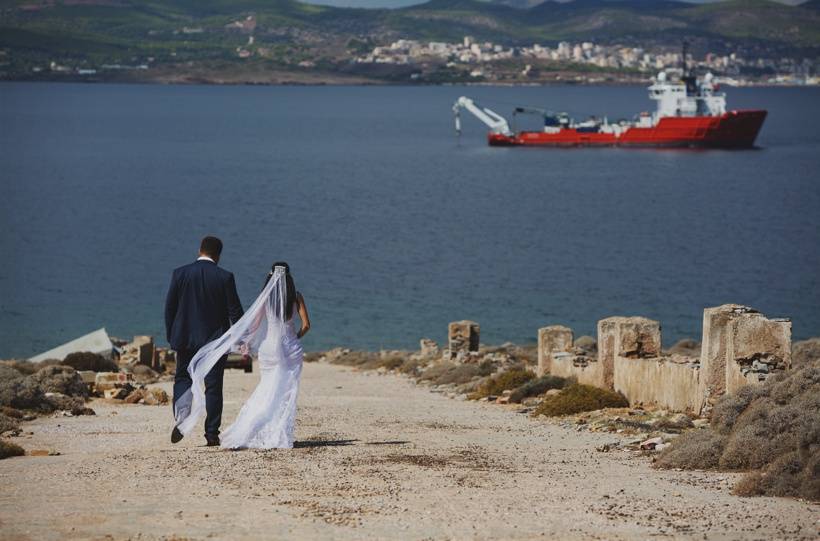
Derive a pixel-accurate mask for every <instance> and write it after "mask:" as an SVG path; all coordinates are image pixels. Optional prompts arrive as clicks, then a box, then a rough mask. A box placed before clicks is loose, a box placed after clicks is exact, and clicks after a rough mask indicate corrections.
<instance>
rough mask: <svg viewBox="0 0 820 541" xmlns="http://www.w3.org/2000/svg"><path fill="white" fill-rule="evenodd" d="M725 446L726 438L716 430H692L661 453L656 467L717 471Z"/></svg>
mask: <svg viewBox="0 0 820 541" xmlns="http://www.w3.org/2000/svg"><path fill="white" fill-rule="evenodd" d="M725 445H726V436H723V435H722V434H720V433H718V432H715V431H714V430H690V431H688V432H684V433H683V434H681V435H680V436H679V437H678V438H677V439H675V442H674V445H672V446H670V447H667V448H666V449H664V450H663V451H661V454H660V456H658V460H657V461H656V462H655V465H657V466H658V467H661V468H684V469H687V470H693V469H704V470H711V469H715V468H717V467H718V462H719V460H720V455H721V453H722V452H723V447H724V446H725Z"/></svg>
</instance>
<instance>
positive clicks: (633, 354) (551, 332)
mask: <svg viewBox="0 0 820 541" xmlns="http://www.w3.org/2000/svg"><path fill="white" fill-rule="evenodd" d="M567 344H569V345H567ZM661 344H662V342H661V326H660V324H659V323H658V322H657V321H653V320H651V319H647V318H643V317H610V318H606V319H602V320H601V321H599V322H598V355H597V358H595V357H590V356H587V355H584V353H583V352H582V351H581V350H579V349H576V348H573V347H572V330H571V329H569V328H567V327H562V326H550V327H544V328H542V329H540V330H539V332H538V373H539V375H541V374H544V373H551V374H554V375H557V376H562V377H573V378H575V379H577V381H578V382H579V383H584V384H587V385H594V386H596V387H600V388H603V389H609V390H613V391H618V392H620V393H622V394H623V395H624V396H625V397H626V398H627V399H628V400H629V402H630V404H632V405H653V406H658V407H662V408H666V409H669V410H672V411H688V412H691V413H696V414H704V415H708V414H709V412H710V411H711V405H712V404H713V403H714V400H715V399H716V398H718V397H720V396H722V395H723V394H726V393H731V392H734V391H735V390H737V389H738V388H739V387H741V386H742V385H747V384H755V383H759V382H761V381H764V380H765V379H766V378H767V377H768V376H769V375H770V374H772V373H775V372H777V371H781V370H786V369H788V368H790V366H791V322H790V321H789V320H787V319H768V318H766V317H765V316H764V315H763V314H761V313H759V312H758V311H756V310H753V309H751V308H748V307H745V306H740V305H734V304H728V305H723V306H718V307H715V308H707V309H706V310H704V314H703V343H702V346H701V348H702V349H701V355H700V358H696V357H689V356H686V355H678V354H664V353H663V351H662V349H661Z"/></svg>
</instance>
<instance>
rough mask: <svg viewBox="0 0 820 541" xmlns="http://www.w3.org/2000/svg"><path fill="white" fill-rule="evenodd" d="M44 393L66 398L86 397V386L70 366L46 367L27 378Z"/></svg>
mask: <svg viewBox="0 0 820 541" xmlns="http://www.w3.org/2000/svg"><path fill="white" fill-rule="evenodd" d="M29 377H30V378H32V379H33V380H34V381H36V382H37V383H38V384H39V385H40V387H41V388H42V389H43V391H44V392H47V393H61V394H64V395H67V396H81V397H83V398H85V397H87V396H88V385H86V384H85V382H84V381H83V378H82V376H80V374H78V373H77V371H76V370H74V369H73V368H71V367H70V366H61V365H56V366H46V367H45V368H42V369H40V370H39V371H37V372H36V373H34V374H32V375H31V376H29Z"/></svg>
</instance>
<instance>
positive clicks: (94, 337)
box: [29, 328, 114, 363]
mask: <svg viewBox="0 0 820 541" xmlns="http://www.w3.org/2000/svg"><path fill="white" fill-rule="evenodd" d="M80 351H90V352H91V353H96V354H98V355H102V356H103V357H105V358H106V359H111V358H112V357H113V351H114V344H113V343H112V342H111V338H110V337H109V336H108V333H107V332H106V331H105V328H102V329H97V330H96V331H94V332H91V333H88V334H86V335H85V336H81V337H79V338H76V339H74V340H72V341H70V342H66V343H65V344H63V345H61V346H57V347H56V348H54V349H50V350H48V351H46V352H44V353H41V354H39V355H35V356H34V357H31V358H30V359H29V361H30V362H33V363H39V362H42V361H45V360H47V359H57V360H58V361H62V360H63V359H65V358H66V357H67V356H68V355H70V354H72V353H77V352H80Z"/></svg>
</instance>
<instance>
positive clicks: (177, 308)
mask: <svg viewBox="0 0 820 541" xmlns="http://www.w3.org/2000/svg"><path fill="white" fill-rule="evenodd" d="M243 313H244V311H243V310H242V304H241V303H240V302H239V295H237V293H236V282H235V281H234V278H233V274H231V273H230V272H228V271H226V270H224V269H221V268H219V267H218V266H217V265H216V263H213V262H211V261H206V260H198V261H195V262H193V263H191V264H189V265H185V266H183V267H180V268H178V269H176V270H175V271H174V274H173V276H172V277H171V287H170V288H169V289H168V297H167V298H166V300H165V333H166V338H167V339H168V343H169V344H170V345H171V348H172V349H174V350H176V351H183V350H196V349H199V348H201V347H202V346H204V345H205V344H207V343H208V342H210V341H211V340H214V339H216V338H219V337H220V336H221V335H222V334H223V333H225V331H227V330H228V329H229V328H230V326H231V324H233V323H236V322H237V321H238V320H239V318H241V317H242V314H243Z"/></svg>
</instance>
